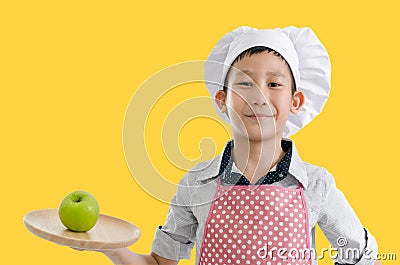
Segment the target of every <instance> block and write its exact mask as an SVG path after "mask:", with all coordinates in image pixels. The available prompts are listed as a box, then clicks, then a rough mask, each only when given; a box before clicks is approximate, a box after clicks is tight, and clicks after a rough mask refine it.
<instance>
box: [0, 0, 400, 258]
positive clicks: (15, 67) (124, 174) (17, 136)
mask: <svg viewBox="0 0 400 265" xmlns="http://www.w3.org/2000/svg"><path fill="white" fill-rule="evenodd" d="M395 2H396V1H386V0H382V1H374V2H372V1H330V2H327V1H320V0H319V1H292V2H291V1H273V2H271V1H258V2H250V1H244V2H243V1H242V2H240V1H239V2H235V1H197V2H193V3H191V2H190V1H159V2H158V3H157V2H148V3H145V1H140V2H137V1H42V0H37V1H2V2H1V4H0V27H1V32H0V36H1V41H0V46H1V48H0V65H1V66H0V67H1V69H0V87H1V94H0V95H1V96H0V113H1V116H0V117H1V137H0V150H1V163H0V164H1V166H0V176H1V180H2V181H1V182H2V185H1V187H2V188H1V189H2V193H1V199H0V201H1V212H2V213H1V219H0V227H1V231H2V232H1V240H0V244H1V246H0V251H1V256H0V263H1V264H42V265H45V264H110V263H109V261H108V260H107V259H106V258H105V257H104V256H103V255H101V254H99V253H94V252H78V251H74V250H71V249H69V248H67V247H60V246H58V245H56V244H53V243H50V242H47V241H45V240H43V239H40V238H38V237H36V236H34V235H32V234H31V233H29V232H28V230H27V229H25V227H24V225H23V222H22V218H23V216H24V214H26V213H27V212H29V211H31V210H35V209H41V208H49V207H54V208H56V207H58V204H59V203H60V202H61V200H62V198H63V197H64V196H65V195H66V194H68V193H69V192H71V191H73V190H75V189H84V190H87V191H89V192H91V193H92V194H93V195H95V196H96V198H97V199H98V201H99V203H100V206H101V211H102V212H103V213H106V214H110V215H114V216H117V217H120V218H123V219H126V220H128V221H130V222H132V223H134V224H136V225H137V226H138V227H139V228H140V229H141V232H142V237H141V238H140V240H139V241H138V242H137V243H136V244H135V245H133V246H131V247H130V249H131V250H133V251H136V252H138V253H148V252H149V249H150V246H151V242H152V239H153V234H154V231H155V229H156V227H157V226H158V225H160V224H162V223H163V222H164V219H165V216H166V213H167V209H168V205H167V204H165V203H162V202H160V201H158V200H156V199H155V198H153V197H151V196H149V195H148V194H147V193H146V192H145V191H143V190H142V189H141V188H140V187H139V186H138V185H137V184H136V183H135V181H134V180H133V178H132V176H131V174H130V172H129V170H128V168H127V165H126V163H125V160H124V154H123V149H122V123H123V118H124V113H125V110H126V107H127V105H128V103H129V100H130V98H131V96H132V95H133V93H134V92H135V89H137V88H138V87H139V86H140V84H141V83H142V82H143V81H144V80H145V79H146V78H148V77H149V76H151V75H152V74H154V73H156V72H157V71H160V70H161V69H163V68H165V67H167V66H170V65H172V64H175V63H179V62H183V61H187V60H194V59H198V60H203V59H206V57H207V55H208V53H209V52H210V50H211V49H212V48H213V47H214V45H215V44H216V42H217V41H218V39H219V38H220V37H221V36H222V35H223V34H225V33H226V32H228V31H230V30H233V29H234V28H236V27H238V26H241V25H249V26H253V27H259V28H269V27H279V26H288V25H295V26H310V27H311V28H313V29H314V31H315V32H316V34H317V35H318V36H319V38H320V39H321V40H322V42H323V43H324V45H325V46H326V48H327V50H328V52H329V54H330V56H331V62H332V70H333V71H332V92H331V97H330V99H329V101H328V103H327V105H326V108H325V109H324V111H323V113H322V114H321V115H320V116H319V117H317V118H316V119H315V120H314V122H313V123H312V124H310V125H309V126H307V127H306V128H305V129H304V130H303V131H301V132H300V133H298V134H297V135H295V136H294V137H293V139H294V140H295V142H296V145H297V147H298V149H299V152H300V154H301V156H302V158H303V159H304V160H306V161H308V162H311V163H315V164H318V165H321V166H324V167H326V168H327V169H328V170H329V171H330V172H332V173H333V174H334V176H335V178H336V181H337V185H338V186H339V188H340V189H342V190H343V192H344V193H345V194H346V197H347V198H348V200H349V201H350V203H351V204H352V206H353V207H354V209H355V210H356V212H357V214H358V215H359V217H360V219H361V221H362V222H363V224H364V225H365V226H366V227H368V228H369V229H370V230H371V232H372V233H373V234H374V235H375V236H376V238H377V240H378V243H379V246H380V251H381V252H397V253H400V247H399V236H400V232H399V229H398V218H397V217H398V213H397V210H398V209H399V206H398V203H399V200H398V194H399V192H398V188H399V185H400V180H399V174H398V168H397V167H398V161H397V159H398V157H399V155H398V150H399V148H400V144H399V142H398V141H397V139H396V137H397V135H399V126H398V124H397V123H398V120H399V118H398V116H397V113H398V107H397V106H398V102H399V97H400V87H399V74H398V61H399V60H400V52H399V49H398V47H399V46H400V43H399V38H398V36H397V35H398V24H399V23H398V22H399V16H398V7H397V6H395V4H394V3H395ZM195 94H196V95H198V94H202V95H205V90H200V91H198V92H197V93H195ZM172 107H173V106H172V105H171V106H170V108H172ZM196 126H197V127H196ZM201 126H202V124H201V121H196V122H194V123H192V124H190V126H189V124H188V126H187V127H188V128H186V129H185V128H184V130H183V132H182V135H181V138H180V139H179V142H180V144H181V145H182V150H183V151H184V152H185V155H187V156H188V157H192V158H196V156H198V139H197V138H199V137H200V138H201V137H206V136H208V135H207V131H204V135H200V136H199V135H196V137H195V138H192V137H191V133H190V131H191V130H192V131H196V132H198V131H197V130H196V128H199V127H201ZM185 130H186V132H185ZM153 134H154V137H159V135H160V132H157V131H154V132H153ZM213 137H214V141H215V143H216V145H217V151H218V152H219V151H220V150H221V149H222V148H223V145H224V144H225V141H226V140H227V135H226V134H221V135H220V136H215V135H214V136H213ZM152 155H153V157H152V160H156V161H160V163H159V164H160V165H161V166H162V167H165V168H164V171H163V172H167V173H166V174H169V175H170V177H171V179H173V180H174V181H177V180H179V178H180V176H182V175H183V173H184V172H183V171H180V172H179V174H181V175H180V176H177V177H176V174H175V172H173V170H172V171H170V173H168V172H169V171H168V170H165V169H168V165H167V163H165V162H164V157H163V155H162V153H159V152H153V153H152ZM161 170H163V168H161ZM172 173H174V174H172ZM174 176H175V177H174ZM317 244H318V248H321V247H324V246H327V245H328V243H327V241H326V240H325V238H324V237H323V235H322V233H321V232H319V234H318V243H317ZM194 252H195V251H193V253H192V261H191V262H189V261H185V262H182V264H193V263H194ZM395 263H396V262H395V261H391V262H384V264H395ZM320 264H332V262H331V261H330V260H329V258H327V259H325V260H322V261H320Z"/></svg>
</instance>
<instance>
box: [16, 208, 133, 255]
mask: <svg viewBox="0 0 400 265" xmlns="http://www.w3.org/2000/svg"><path fill="white" fill-rule="evenodd" d="M24 224H25V226H26V228H28V230H29V231H30V232H32V233H33V234H35V235H37V236H39V237H41V238H44V239H46V240H49V241H51V242H54V243H57V244H60V245H64V246H69V247H74V248H79V249H90V250H96V249H98V250H100V249H115V248H123V247H127V246H130V245H132V244H133V243H135V242H136V241H137V240H138V239H139V237H140V231H139V229H138V228H137V227H136V226H134V225H133V224H131V223H129V222H126V221H124V220H121V219H118V218H115V217H112V216H108V215H104V214H100V215H99V219H98V220H97V223H96V225H95V226H94V227H93V228H92V229H91V230H89V231H87V232H73V231H70V230H68V229H66V228H65V226H64V225H63V224H62V223H61V221H60V218H59V217H58V209H44V210H37V211H32V212H29V213H27V214H26V215H25V216H24Z"/></svg>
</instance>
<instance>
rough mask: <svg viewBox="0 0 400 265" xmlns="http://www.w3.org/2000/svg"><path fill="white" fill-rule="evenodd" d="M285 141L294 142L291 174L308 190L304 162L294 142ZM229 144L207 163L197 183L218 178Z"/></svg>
mask: <svg viewBox="0 0 400 265" xmlns="http://www.w3.org/2000/svg"><path fill="white" fill-rule="evenodd" d="M283 139H284V140H287V141H291V142H292V160H291V162H290V167H289V174H290V175H292V176H293V177H294V178H296V179H297V180H298V181H299V182H300V183H301V184H302V185H303V187H304V188H305V189H307V186H308V175H307V170H306V168H305V164H304V161H303V160H301V158H300V156H299V153H298V152H297V149H296V146H295V144H294V142H293V141H292V140H291V139H288V138H283ZM228 143H229V141H228V142H227V143H226V144H225V147H224V149H223V151H222V152H221V153H220V154H219V155H218V156H216V157H215V158H214V159H212V160H209V161H207V162H206V163H207V166H206V167H204V168H203V169H201V170H199V171H197V173H198V176H197V177H196V181H205V180H208V179H212V178H216V177H218V173H219V169H220V165H221V161H222V155H223V153H224V150H225V149H226V146H227V144H228ZM272 170H273V169H272Z"/></svg>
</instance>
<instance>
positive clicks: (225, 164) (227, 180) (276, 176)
mask: <svg viewBox="0 0 400 265" xmlns="http://www.w3.org/2000/svg"><path fill="white" fill-rule="evenodd" d="M233 146H234V142H233V140H231V141H229V142H228V143H227V145H226V147H225V150H224V152H223V155H222V160H221V165H220V169H219V174H218V175H221V180H222V182H223V183H224V184H225V185H250V182H249V180H248V179H247V178H246V177H245V176H244V175H242V174H240V173H237V172H232V167H233V160H232V148H233ZM281 146H282V150H283V151H284V152H285V155H284V156H283V158H282V159H281V160H280V161H279V162H278V164H277V165H276V171H270V172H268V173H267V174H266V175H264V176H262V177H261V178H260V179H259V180H258V181H257V182H256V185H265V184H272V183H274V182H277V181H281V180H282V179H284V178H285V177H286V176H287V174H288V172H289V166H290V161H291V159H292V142H291V141H288V140H282V141H281ZM222 173H225V174H222Z"/></svg>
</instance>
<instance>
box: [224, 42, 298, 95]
mask: <svg viewBox="0 0 400 265" xmlns="http://www.w3.org/2000/svg"><path fill="white" fill-rule="evenodd" d="M262 52H268V53H271V52H272V53H273V54H274V55H275V56H276V57H278V58H279V59H282V60H283V61H284V62H285V63H286V65H287V66H288V68H289V71H290V76H291V79H292V95H293V94H294V92H295V91H296V83H295V81H294V77H293V73H292V69H290V66H289V64H288V62H287V61H286V60H285V58H283V56H282V55H281V54H280V53H279V52H277V51H275V50H273V49H271V48H268V47H265V46H254V47H251V48H249V49H247V50H245V51H243V52H242V53H241V54H239V55H238V56H237V57H236V58H235V60H234V61H233V63H232V64H231V67H232V65H233V64H234V63H236V62H238V61H240V60H242V59H243V58H244V57H245V56H251V55H253V54H259V53H262ZM228 72H229V71H228ZM226 76H228V74H227V75H226ZM226 89H227V86H226V78H225V83H224V89H223V90H224V92H225V93H226Z"/></svg>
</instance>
